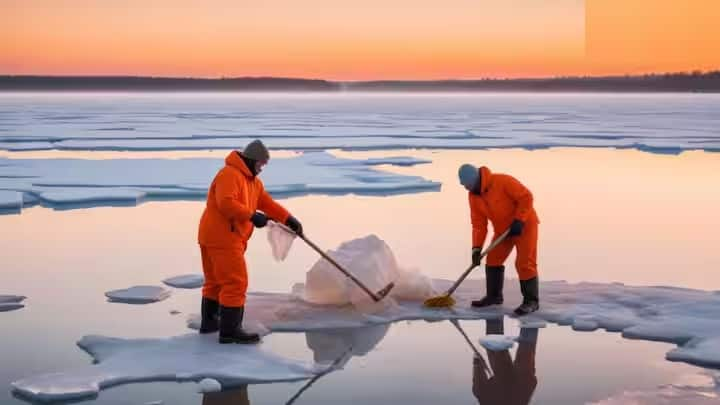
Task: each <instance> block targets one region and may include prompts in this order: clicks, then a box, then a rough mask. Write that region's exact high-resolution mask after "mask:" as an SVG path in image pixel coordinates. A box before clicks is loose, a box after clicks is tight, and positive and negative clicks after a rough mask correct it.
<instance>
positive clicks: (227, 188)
mask: <svg viewBox="0 0 720 405" xmlns="http://www.w3.org/2000/svg"><path fill="white" fill-rule="evenodd" d="M268 160H270V153H269V152H268V150H267V148H266V147H265V145H263V143H262V142H261V141H259V140H255V141H253V142H251V143H249V144H248V145H247V146H246V147H245V149H244V150H243V151H242V152H238V151H232V152H230V154H229V155H227V157H226V158H225V167H223V168H222V169H220V171H219V172H218V173H217V175H216V176H215V179H214V180H213V182H212V184H211V185H210V189H209V190H208V196H207V204H206V205H205V211H204V212H203V215H202V218H201V219H200V227H199V232H198V242H199V243H200V253H201V256H202V264H203V273H204V274H205V284H204V285H203V289H202V303H201V308H200V309H201V315H202V322H201V325H200V333H213V332H216V331H218V329H219V330H220V337H219V341H220V343H257V342H259V341H260V337H259V336H258V335H257V334H255V333H247V332H245V331H244V330H243V329H242V321H243V316H244V314H245V294H246V292H247V287H248V274H247V267H246V265H245V250H246V249H247V243H248V240H249V239H250V236H252V232H253V227H255V228H262V227H264V226H265V225H266V224H267V221H268V218H270V219H273V220H275V221H277V222H280V223H284V224H285V225H287V226H288V227H289V228H290V229H292V230H293V231H294V232H295V233H297V234H298V235H302V225H301V224H300V221H298V220H297V219H296V218H295V217H293V216H292V215H290V213H289V212H288V211H287V210H286V209H285V208H283V206H281V205H280V204H278V203H277V202H276V201H275V200H273V198H272V197H270V195H269V194H268V193H267V191H265V187H264V186H263V183H262V181H260V179H259V178H258V177H257V176H258V174H260V172H261V171H262V169H263V167H264V166H265V165H266V164H267V162H268Z"/></svg>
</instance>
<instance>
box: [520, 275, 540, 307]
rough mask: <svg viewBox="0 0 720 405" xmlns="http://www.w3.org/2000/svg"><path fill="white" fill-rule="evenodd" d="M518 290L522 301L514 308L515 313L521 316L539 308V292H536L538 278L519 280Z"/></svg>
mask: <svg viewBox="0 0 720 405" xmlns="http://www.w3.org/2000/svg"><path fill="white" fill-rule="evenodd" d="M520 291H521V292H522V296H523V302H522V304H520V306H519V307H517V308H516V309H515V315H518V316H523V315H527V314H529V313H532V312H535V311H537V310H538V309H540V294H539V292H538V278H537V277H533V278H531V279H530V280H520Z"/></svg>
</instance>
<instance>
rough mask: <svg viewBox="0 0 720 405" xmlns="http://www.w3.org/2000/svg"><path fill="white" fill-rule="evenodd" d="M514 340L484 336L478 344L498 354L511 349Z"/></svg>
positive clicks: (506, 337) (499, 336) (497, 336)
mask: <svg viewBox="0 0 720 405" xmlns="http://www.w3.org/2000/svg"><path fill="white" fill-rule="evenodd" d="M516 340H517V338H516V337H513V336H505V335H486V336H483V337H482V338H480V344H481V345H482V347H484V348H486V349H488V350H492V351H495V352H499V351H502V350H508V349H510V348H511V347H513V345H515V341H516Z"/></svg>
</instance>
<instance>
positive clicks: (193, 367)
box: [12, 333, 323, 401]
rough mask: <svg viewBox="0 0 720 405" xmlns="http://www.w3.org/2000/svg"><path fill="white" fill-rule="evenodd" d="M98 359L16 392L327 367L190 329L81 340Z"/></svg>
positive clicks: (287, 376)
mask: <svg viewBox="0 0 720 405" xmlns="http://www.w3.org/2000/svg"><path fill="white" fill-rule="evenodd" d="M78 346H80V347H81V348H82V349H83V350H85V351H86V352H88V354H90V355H91V356H92V357H93V359H94V360H95V364H92V365H87V366H84V367H80V368H77V369H75V370H68V371H61V372H55V373H49V374H44V375H39V376H36V377H30V378H26V379H23V380H19V381H16V382H14V383H12V387H13V390H14V392H15V393H16V394H18V395H20V396H23V397H25V398H28V399H31V400H35V401H59V400H77V399H85V398H92V397H95V396H97V394H98V393H99V391H100V390H101V389H104V388H108V387H111V386H115V385H120V384H127V383H133V382H147V381H201V380H202V379H204V378H212V379H213V380H217V381H218V382H219V383H220V384H222V386H227V387H232V386H235V385H239V384H244V383H261V382H276V381H296V380H302V379H307V378H310V377H312V376H313V375H314V374H315V373H317V372H318V371H322V370H323V368H318V367H317V366H315V365H313V364H306V363H302V362H298V361H294V360H288V359H285V358H282V357H279V356H277V355H275V354H272V353H269V352H267V351H265V350H263V349H262V346H260V345H219V344H218V343H217V335H212V334H211V335H200V334H197V333H190V334H186V335H180V336H173V337H169V338H157V339H120V338H111V337H104V336H85V337H83V338H82V339H81V340H80V341H79V342H78Z"/></svg>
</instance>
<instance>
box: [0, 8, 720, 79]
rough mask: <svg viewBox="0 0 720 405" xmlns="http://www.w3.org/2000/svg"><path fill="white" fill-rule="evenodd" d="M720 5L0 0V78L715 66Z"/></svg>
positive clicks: (463, 73)
mask: <svg viewBox="0 0 720 405" xmlns="http://www.w3.org/2000/svg"><path fill="white" fill-rule="evenodd" d="M718 21H720V1H718V0H437V1H436V0H412V1H410V0H382V1H381V0H363V1H355V0H345V1H338V0H252V1H248V0H204V1H197V0H154V1H147V0H143V1H140V0H126V1H115V0H95V1H92V0H32V1H27V0H0V74H38V75H40V74H48V75H145V76H184V77H186V76H195V77H222V76H225V77H228V76H283V77H307V78H323V79H333V80H372V79H444V78H459V79H461V78H467V79H470V78H483V77H547V76H559V75H604V74H628V73H630V74H634V73H648V72H668V71H688V70H713V69H720V23H718Z"/></svg>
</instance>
